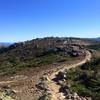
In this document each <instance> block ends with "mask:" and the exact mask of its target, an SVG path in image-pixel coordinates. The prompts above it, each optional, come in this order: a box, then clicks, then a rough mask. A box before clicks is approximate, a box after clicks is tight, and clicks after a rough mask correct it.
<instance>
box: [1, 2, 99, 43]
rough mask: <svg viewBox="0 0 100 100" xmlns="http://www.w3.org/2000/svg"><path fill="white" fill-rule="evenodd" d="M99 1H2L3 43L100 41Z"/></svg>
mask: <svg viewBox="0 0 100 100" xmlns="http://www.w3.org/2000/svg"><path fill="white" fill-rule="evenodd" d="M99 5H100V0H0V41H1V42H19V41H25V40H31V39H33V38H41V37H49V36H55V37H56V36H57V37H81V38H94V37H100V27H99V26H100V6H99Z"/></svg>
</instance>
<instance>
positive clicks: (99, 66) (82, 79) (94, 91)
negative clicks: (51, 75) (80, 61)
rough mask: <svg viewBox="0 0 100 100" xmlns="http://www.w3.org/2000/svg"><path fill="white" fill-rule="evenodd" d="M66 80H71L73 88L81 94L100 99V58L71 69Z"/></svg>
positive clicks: (96, 99)
mask: <svg viewBox="0 0 100 100" xmlns="http://www.w3.org/2000/svg"><path fill="white" fill-rule="evenodd" d="M66 81H69V82H70V84H71V89H72V90H73V91H75V92H77V93H78V94H79V95H81V96H91V97H92V98H93V100H100V58H97V59H96V58H95V59H93V60H92V61H91V62H88V63H86V64H84V65H82V66H80V67H79V68H76V69H71V70H69V71H68V72H67V73H66Z"/></svg>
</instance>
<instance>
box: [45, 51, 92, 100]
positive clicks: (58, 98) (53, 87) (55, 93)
mask: <svg viewBox="0 0 100 100" xmlns="http://www.w3.org/2000/svg"><path fill="white" fill-rule="evenodd" d="M91 57H92V55H91V53H90V52H89V51H88V50H86V56H85V58H84V59H83V60H82V61H81V62H79V63H76V64H71V65H65V66H63V68H62V69H59V70H57V71H55V72H53V73H52V74H51V75H48V76H47V78H48V87H49V89H50V92H51V94H52V99H51V100H65V99H64V98H65V96H64V95H63V93H62V92H59V89H60V86H59V85H57V84H56V82H54V81H53V80H52V79H54V78H56V75H57V74H58V73H59V72H60V71H62V72H63V71H64V70H65V69H67V70H68V69H70V68H75V67H77V66H80V65H83V64H85V63H86V62H87V61H90V60H91Z"/></svg>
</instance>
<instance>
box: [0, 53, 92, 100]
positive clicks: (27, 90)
mask: <svg viewBox="0 0 100 100" xmlns="http://www.w3.org/2000/svg"><path fill="white" fill-rule="evenodd" d="M89 56H90V54H88V53H87V55H86V58H84V57H81V58H78V59H76V60H74V61H68V62H64V63H59V64H57V63H56V64H52V65H48V66H41V68H40V67H37V68H35V69H32V68H31V69H26V70H24V71H21V72H18V73H17V75H16V76H13V77H6V78H5V77H4V78H2V79H1V81H0V87H1V88H2V87H5V86H7V87H9V88H10V89H12V90H13V91H14V92H15V97H14V98H15V100H38V98H39V96H40V95H42V91H40V90H39V89H37V88H36V83H38V81H39V78H40V77H41V76H43V75H44V73H45V74H48V75H49V76H50V77H49V79H50V82H49V83H48V86H49V87H50V89H51V90H52V94H53V99H52V100H63V94H62V93H59V86H58V85H57V84H55V83H54V82H53V81H52V79H53V78H54V77H55V75H56V74H57V73H58V72H59V71H63V70H65V69H66V68H68V69H69V68H72V67H76V66H78V65H81V64H83V63H85V62H86V60H89V59H90V57H89ZM80 61H81V62H80ZM58 94H59V95H58ZM58 98H61V99H58Z"/></svg>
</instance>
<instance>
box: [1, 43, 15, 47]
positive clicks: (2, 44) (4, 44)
mask: <svg viewBox="0 0 100 100" xmlns="http://www.w3.org/2000/svg"><path fill="white" fill-rule="evenodd" d="M11 44H13V43H10V42H0V47H8V46H10V45H11Z"/></svg>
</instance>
